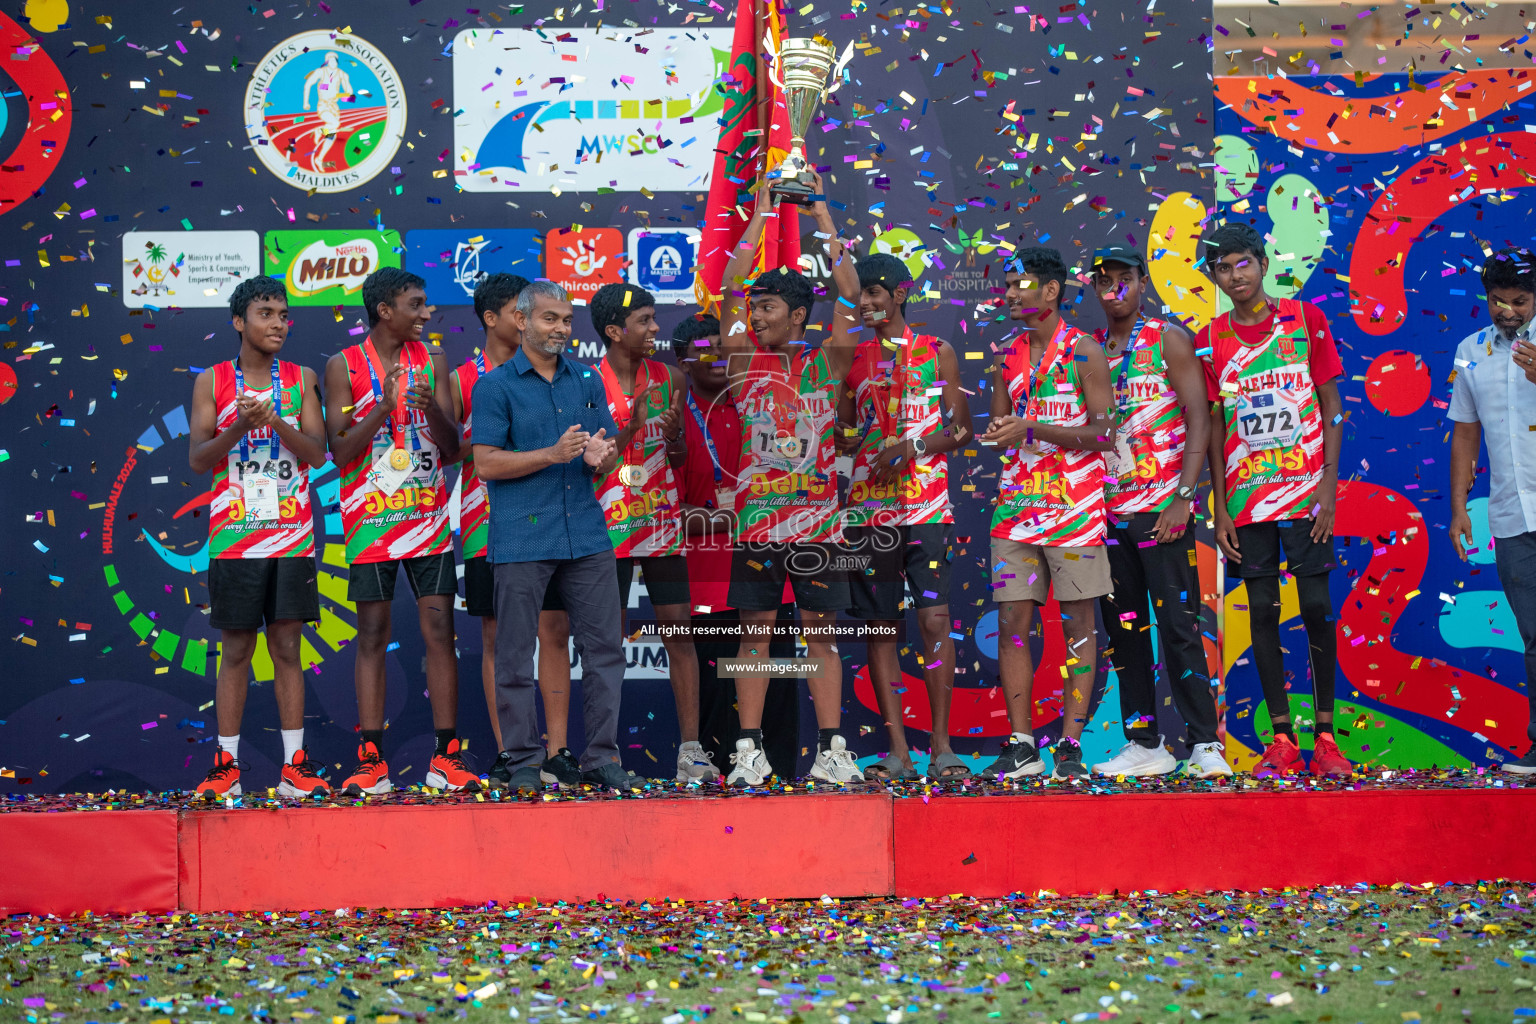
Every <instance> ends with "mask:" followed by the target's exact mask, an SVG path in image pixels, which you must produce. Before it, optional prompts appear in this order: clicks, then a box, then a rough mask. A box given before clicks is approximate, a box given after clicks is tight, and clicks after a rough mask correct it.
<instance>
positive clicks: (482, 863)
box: [0, 788, 1536, 915]
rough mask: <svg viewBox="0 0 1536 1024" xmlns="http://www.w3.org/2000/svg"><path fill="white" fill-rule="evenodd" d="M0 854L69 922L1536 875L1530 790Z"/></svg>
mask: <svg viewBox="0 0 1536 1024" xmlns="http://www.w3.org/2000/svg"><path fill="white" fill-rule="evenodd" d="M0 850H4V851H5V861H6V871H5V872H3V873H0V912H4V913H20V912H31V913H52V914H61V915H62V914H72V913H79V912H82V911H87V910H89V911H93V912H96V913H123V912H131V911H148V912H166V911H175V910H185V911H212V910H298V909H328V908H336V907H391V908H412V907H444V906H465V905H473V904H479V903H484V902H486V901H489V900H496V901H499V902H503V903H505V902H519V901H527V900H531V899H537V900H546V901H547V900H569V901H573V902H575V901H581V900H587V899H592V898H598V897H606V898H608V899H688V900H711V899H739V898H752V899H758V898H769V899H785V898H814V897H819V896H822V895H831V896H840V897H858V896H890V895H895V896H939V895H947V894H951V893H963V894H966V895H972V896H1005V895H1007V894H1009V893H1013V892H1036V891H1038V890H1042V889H1044V890H1051V891H1053V892H1057V893H1062V894H1083V893H1095V892H1109V891H1116V890H1118V891H1130V890H1147V889H1153V890H1159V891H1164V892H1167V891H1175V890H1180V889H1189V890H1210V889H1260V888H1278V887H1282V886H1287V885H1292V886H1301V885H1327V884H1354V883H1358V882H1370V883H1387V882H1474V881H1478V880H1482V879H1491V878H1507V879H1520V880H1525V881H1531V880H1536V789H1517V788H1463V789H1380V790H1371V789H1366V790H1359V791H1355V790H1334V791H1301V792H1269V791H1263V792H1240V791H1239V792H1223V791H1214V792H1166V793H1159V792H1146V793H1120V794H1110V795H1089V794H1082V793H1075V792H1071V791H1067V792H1063V791H1060V790H1057V789H1054V788H1053V789H1050V790H1048V791H1042V792H1039V793H1038V794H1036V793H1026V794H1019V795H1012V794H997V793H966V794H950V793H939V792H934V793H931V794H929V795H927V796H926V797H925V796H923V795H921V794H916V795H902V796H893V795H891V794H890V793H888V792H884V791H878V790H876V791H872V792H862V793H825V794H822V793H817V794H793V795H764V796H757V795H737V794H732V795H724V796H720V795H714V796H702V795H700V796H694V795H681V794H661V795H654V796H644V797H640V798H586V799H572V800H560V801H553V802H532V801H516V802H513V801H507V802H494V801H487V802H483V803H482V802H477V801H475V800H473V799H462V798H458V799H441V800H436V801H432V802H429V803H424V802H404V803H390V802H385V803H382V804H377V805H375V804H369V805H358V806H349V805H343V804H323V805H312V806H297V807H293V806H286V807H285V806H278V805H276V804H275V803H273V804H271V805H267V806H259V807H245V808H239V809H232V810H229V809H201V808H199V807H198V806H196V805H188V806H185V807H167V808H166V809H144V810H93V811H81V810H60V811H49V810H12V811H9V812H7V813H4V814H0ZM285 863H302V864H303V865H304V867H303V869H302V870H299V871H286V870H284V864H285Z"/></svg>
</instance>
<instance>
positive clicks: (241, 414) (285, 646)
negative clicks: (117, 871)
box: [189, 277, 331, 799]
mask: <svg viewBox="0 0 1536 1024" xmlns="http://www.w3.org/2000/svg"><path fill="white" fill-rule="evenodd" d="M229 311H230V314H231V316H232V318H233V322H234V327H235V330H236V331H237V332H238V333H239V334H240V351H239V353H238V354H237V355H236V356H235V358H234V359H233V360H231V361H229V362H219V363H215V364H214V365H213V366H212V367H211V368H210V369H208V370H205V371H203V372H202V373H200V374H198V376H197V382H196V383H195V384H194V385H193V388H192V417H191V424H190V433H191V437H192V442H191V451H190V455H189V462H190V464H191V466H192V469H193V470H195V471H197V472H199V473H206V472H208V471H209V470H210V469H211V470H212V471H213V490H212V492H211V495H210V501H209V504H208V528H209V541H208V549H209V556H210V557H209V563H208V593H209V599H210V600H209V603H210V606H211V607H210V609H209V620H210V624H211V625H212V626H213V627H214V628H215V629H217V630H219V633H220V641H219V679H218V688H217V691H216V693H215V713H216V715H217V717H218V723H219V734H218V738H219V749H218V751H217V753H216V754H215V755H214V765H213V768H212V769H211V770H210V771H209V772H208V775H207V777H206V778H204V779H203V781H202V783H201V784H199V785H198V787H197V793H198V795H199V796H202V797H204V798H207V799H224V798H226V797H237V796H239V795H240V793H241V788H240V775H241V767H242V766H241V763H240V761H239V760H238V758H239V755H240V722H241V719H242V718H243V717H244V711H245V696H246V691H247V689H248V687H249V684H250V675H251V657H252V655H253V654H254V653H255V651H256V641H257V639H258V637H259V635H260V632H261V629H262V626H263V625H265V626H266V630H267V652H268V653H269V654H270V655H271V658H272V668H273V691H274V693H275V694H276V696H277V713H278V718H279V721H280V723H281V726H282V740H283V768H282V774H281V779H280V781H279V783H278V787H277V789H278V793H279V794H280V795H282V796H286V797H306V796H325V795H329V793H330V791H331V790H330V786H329V785H328V784H327V783H326V782H325V780H324V779H322V778H321V777H320V776H319V774H318V773H317V772H316V771H315V768H314V764H313V763H312V762H311V761H310V759H309V757H308V754H307V753H306V751H305V749H304V676H303V669H302V667H301V666H300V664H299V649H300V644H301V641H302V636H303V629H304V623H305V622H314V621H316V620H317V619H319V618H320V599H319V591H318V589H317V583H316V579H317V578H316V575H315V534H314V516H313V512H312V510H311V508H310V502H309V470H310V467H311V466H313V467H316V468H318V467H320V466H323V465H325V423H324V421H323V420H322V419H321V415H320V390H319V385H318V382H317V380H316V379H315V373H314V371H313V370H310V369H307V368H306V367H303V366H299V365H298V364H296V363H288V362H283V361H281V360H279V359H278V358H277V355H278V353H279V352H280V351H281V350H282V347H283V343H284V342H285V341H286V340H287V338H288V327H289V322H288V296H287V292H286V291H285V289H284V288H283V285H282V282H281V281H278V280H276V279H275V278H271V277H253V278H249V279H247V280H245V281H241V282H240V283H239V284H238V285H236V286H235V290H234V294H232V295H231V296H230V301H229Z"/></svg>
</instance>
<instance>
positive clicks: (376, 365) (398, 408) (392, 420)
mask: <svg viewBox="0 0 1536 1024" xmlns="http://www.w3.org/2000/svg"><path fill="white" fill-rule="evenodd" d="M363 352H364V353H365V354H366V355H367V356H368V380H369V383H371V384H372V385H373V400H374V401H375V402H378V403H380V404H382V403H383V401H384V385H383V384H381V383H380V382H379V377H380V376H381V375H382V374H383V372H384V363H383V360H381V359H380V358H379V351H378V349H376V348H374V347H373V338H372V336H370V337H369V338H368V340H367V341H365V342H364V343H363ZM400 365H401V366H403V367H405V387H404V388H402V389H401V391H400V393H399V397H397V398H396V399H395V408H394V409H393V410H391V411H390V414H389V416H388V418H387V420H386V425H387V426H388V428H389V436H390V438H391V440H393V441H394V444H395V447H396V448H400V449H402V450H403V449H404V448H405V427H406V424H410V428H411V450H412V451H417V452H419V451H421V432H420V431H419V430H417V429H416V423H415V421H414V419H413V418H412V416H411V414H410V412H409V411H408V410H407V409H406V407H405V403H406V398H407V396H408V395H409V394H410V390H411V386H412V385H413V384H414V383H415V382H416V368H415V367H414V366H413V365H412V364H411V346H410V343H409V342H407V343H406V344H404V345H401V346H400Z"/></svg>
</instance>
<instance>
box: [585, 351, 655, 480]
mask: <svg viewBox="0 0 1536 1024" xmlns="http://www.w3.org/2000/svg"><path fill="white" fill-rule="evenodd" d="M650 362H651V361H650V360H649V359H642V360H640V365H639V366H638V367H636V369H635V395H643V394H645V392H646V390H647V389H648V388H650V386H651V367H650ZM598 370H599V372H601V374H602V377H603V390H604V391H605V392H607V394H608V405H609V407H610V408H613V409H618V410H619V414H618V415H616V416H615V417H614V422H615V423H617V422H618V420H619V417H620V416H622V417H623V419H624V426H626V427H627V426H629V422H630V421H631V420H632V419H634V418H635V402H634V396H633V395H626V394H625V393H624V388H623V387H622V386H621V385H620V384H619V375H618V374H617V373H615V372H614V369H613V367H612V366H609V365H608V360H606V359H604V360H603V361H602V362H601V363H599V364H598ZM645 411H646V412H650V402H649V399H647V402H646V410H645ZM620 429H623V428H620ZM637 449H638V452H639V456H640V458H639V464H640V465H644V464H645V428H644V426H643V421H642V427H641V429H639V430H637V431H635V436H634V437H633V438H631V439H630V442H629V449H628V450H627V451H625V453H624V461H625V462H626V463H629V464H630V465H635V464H636V460H635V459H634V458H633V457H632V456H634V455H635V454H636V450H637Z"/></svg>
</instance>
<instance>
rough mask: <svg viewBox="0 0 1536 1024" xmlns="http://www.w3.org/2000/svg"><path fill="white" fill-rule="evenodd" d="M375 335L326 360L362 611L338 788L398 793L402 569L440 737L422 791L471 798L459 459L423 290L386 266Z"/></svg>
mask: <svg viewBox="0 0 1536 1024" xmlns="http://www.w3.org/2000/svg"><path fill="white" fill-rule="evenodd" d="M363 304H364V305H365V306H366V307H367V311H368V322H369V325H370V331H369V335H368V339H367V340H366V341H365V342H363V344H361V345H353V346H352V347H351V348H347V349H343V350H342V351H341V352H338V353H337V354H336V355H334V356H332V357H331V360H330V363H329V364H327V366H326V370H325V378H326V379H325V384H326V387H325V391H326V400H325V424H326V430H327V432H328V434H329V436H330V448H331V455H332V457H333V458H334V459H335V461H336V462H337V464H338V465H339V466H340V468H341V523H342V529H343V531H344V532H345V534H346V541H347V565H348V571H349V578H348V580H347V596H348V597H349V598H351V600H353V601H354V602H356V604H357V654H356V674H357V704H358V707H357V715H358V724H359V731H360V732H361V734H362V743H361V744H360V745H359V746H358V766H357V768H356V769H355V770H354V771H353V772H352V774H351V775H350V776H348V778H347V779H346V781H345V782H344V783H343V789H344V790H345V791H346V792H348V793H351V794H353V795H358V796H361V795H378V794H382V793H388V792H389V791H390V790H391V789H393V788H394V785H393V783H392V782H391V781H390V778H389V766H388V764H387V763H386V762H385V760H384V756H383V749H382V745H383V741H384V692H385V681H384V658H385V650H386V648H387V647H388V645H389V636H390V605H391V602H392V601H393V600H394V596H395V580H396V577H397V576H398V574H399V570H400V569H402V568H403V569H404V570H405V572H406V578H407V580H408V581H409V583H410V585H411V592H412V593H413V594H414V595H415V597H416V610H417V616H418V619H419V620H420V623H421V632H422V636H423V638H424V639H425V641H426V648H427V659H426V661H427V693H428V697H429V699H430V701H431V704H432V721H433V726H434V731H435V732H436V734H437V747H436V752H435V753H434V754H433V757H432V761H431V763H430V764H429V765H428V768H427V776H426V784H427V785H428V786H430V787H432V788H434V789H444V790H449V791H458V790H464V789H472V790H477V789H479V787H480V782H479V777H478V776H477V775H475V774H474V773H473V772H471V771H470V770H469V768H468V766H467V765H466V764H465V763H464V758H463V754H462V753H461V751H460V744H459V740H458V737H457V729H456V721H457V715H458V688H459V676H458V656H457V654H456V652H455V651H454V645H453V605H454V598H455V597H456V596H457V595H458V578H457V575H456V573H455V571H454V565H453V531H452V527H451V524H450V521H449V510H448V489H447V486H446V482H445V475H444V472H443V468H444V463H446V462H455V461H457V460H458V458H459V428H458V425H457V424H456V423H455V422H454V418H453V399H452V397H451V394H450V391H449V387H448V377H449V374H448V368H447V361H446V359H445V358H444V357H443V353H442V350H441V349H439V348H437V346H435V345H434V346H430V347H429V346H427V345H425V344H423V343H422V340H421V333H422V329H423V328H424V327H425V326H426V323H427V321H428V319H429V318H430V314H429V312H428V310H429V308H430V307H428V305H427V294H426V290H425V288H424V282H423V281H422V279H421V278H420V277H417V276H416V275H415V274H411V273H407V272H406V271H404V270H401V269H400V268H398V267H384V268H381V269H380V270H376V271H374V272H373V273H372V274H370V275H368V278H367V279H366V280H365V281H364V282H363Z"/></svg>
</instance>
